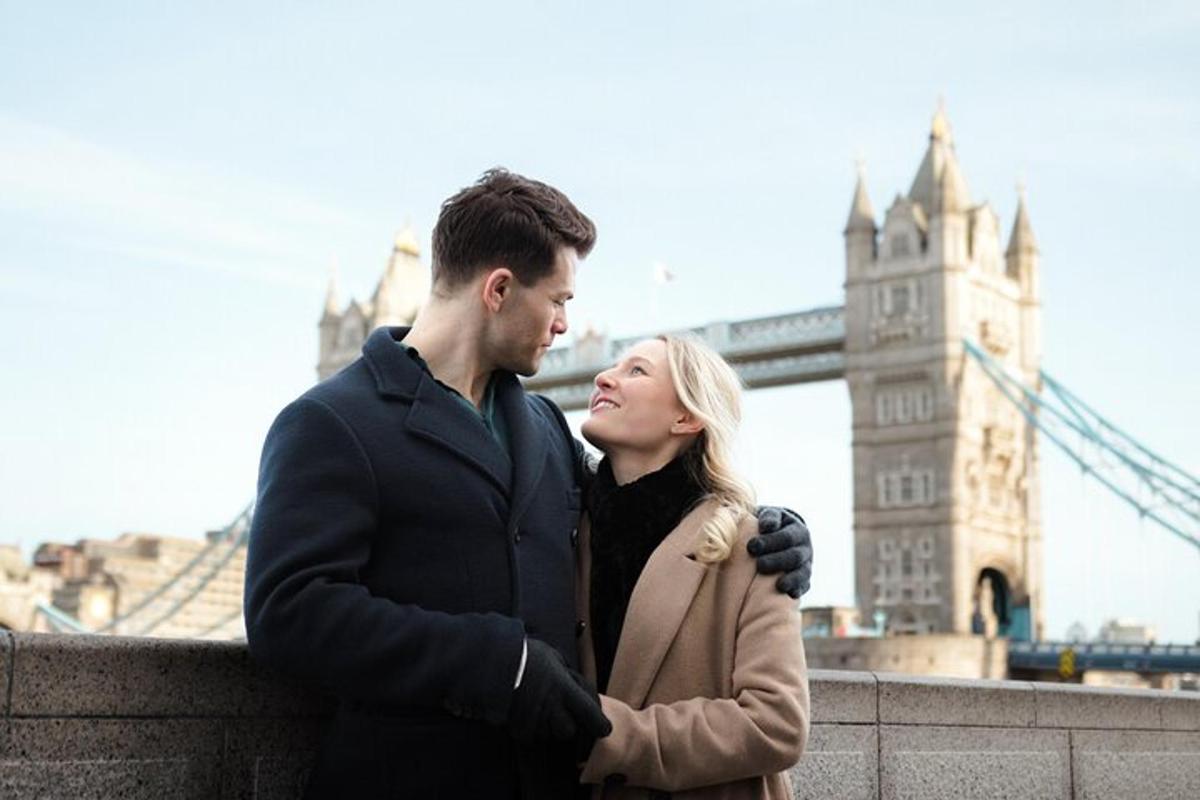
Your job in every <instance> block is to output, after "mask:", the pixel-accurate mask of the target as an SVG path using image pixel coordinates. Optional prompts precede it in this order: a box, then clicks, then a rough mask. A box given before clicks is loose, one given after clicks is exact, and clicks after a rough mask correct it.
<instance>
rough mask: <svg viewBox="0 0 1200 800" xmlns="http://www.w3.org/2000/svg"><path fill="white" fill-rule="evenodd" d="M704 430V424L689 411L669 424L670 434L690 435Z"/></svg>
mask: <svg viewBox="0 0 1200 800" xmlns="http://www.w3.org/2000/svg"><path fill="white" fill-rule="evenodd" d="M702 430H704V423H703V422H701V421H700V420H698V419H697V418H696V417H695V415H693V414H692V412H690V411H684V412H683V413H682V414H680V415H679V416H678V417H676V418H675V421H674V422H672V423H671V433H675V434H680V435H691V434H694V433H699V432H700V431H702Z"/></svg>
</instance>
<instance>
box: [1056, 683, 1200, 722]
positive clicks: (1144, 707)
mask: <svg viewBox="0 0 1200 800" xmlns="http://www.w3.org/2000/svg"><path fill="white" fill-rule="evenodd" d="M1033 687H1034V694H1035V695H1036V697H1037V724H1038V727H1039V728H1099V729H1106V730H1112V729H1116V728H1125V729H1140V730H1162V729H1163V727H1164V726H1163V708H1164V707H1165V706H1166V705H1168V704H1171V705H1175V704H1181V705H1180V706H1179V707H1180V708H1186V707H1190V708H1191V709H1192V710H1195V709H1197V708H1200V705H1198V704H1196V703H1188V702H1187V700H1189V699H1194V698H1193V697H1192V696H1190V695H1181V694H1180V693H1177V692H1169V693H1168V692H1161V691H1156V690H1154V689H1108V688H1104V689H1102V688H1097V687H1092V686H1077V685H1073V684H1063V683H1037V684H1033ZM1185 716H1186V714H1179V715H1175V714H1172V715H1171V719H1172V721H1173V723H1175V724H1178V725H1180V726H1181V727H1180V728H1179V729H1182V730H1200V714H1197V715H1196V716H1194V717H1193V718H1192V719H1191V721H1190V723H1189V722H1188V720H1186V719H1185V718H1184V717H1185ZM1185 726H1186V727H1185Z"/></svg>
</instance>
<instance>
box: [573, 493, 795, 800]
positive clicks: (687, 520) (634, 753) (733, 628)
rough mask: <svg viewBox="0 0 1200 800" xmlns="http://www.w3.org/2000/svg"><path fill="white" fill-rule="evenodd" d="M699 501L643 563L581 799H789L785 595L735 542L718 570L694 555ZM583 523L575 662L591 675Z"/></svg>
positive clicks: (791, 720)
mask: <svg viewBox="0 0 1200 800" xmlns="http://www.w3.org/2000/svg"><path fill="white" fill-rule="evenodd" d="M713 508H714V505H713V503H712V501H706V502H704V503H701V504H700V505H699V506H697V507H696V508H695V509H694V510H693V511H692V512H691V513H689V514H688V515H687V516H685V517H684V518H683V520H682V521H681V522H680V523H679V525H678V526H677V527H676V528H675V530H673V531H672V532H671V533H670V534H668V535H667V538H666V539H665V540H663V542H662V544H660V545H659V546H658V548H657V549H656V550H655V551H654V553H653V554H652V555H651V556H650V560H649V561H648V562H647V563H646V567H645V569H643V570H642V574H641V576H640V577H639V578H638V581H637V584H636V585H635V586H634V589H633V594H632V596H631V597H630V600H629V610H628V611H627V613H626V616H625V624H624V626H623V628H622V630H621V639H620V641H619V642H618V644H617V653H616V658H615V661H614V664H613V669H612V676H611V678H610V679H609V686H608V694H607V695H604V696H602V697H601V698H600V702H601V705H602V706H603V708H604V713H605V715H606V716H607V717H608V718H609V719H610V720H611V721H612V724H613V732H612V734H611V735H610V736H608V737H606V738H604V739H600V740H598V741H597V742H596V745H595V747H594V748H593V749H592V753H591V756H590V757H589V758H588V760H587V762H586V764H585V765H584V769H583V776H582V778H581V780H582V781H583V782H584V783H591V784H599V785H598V786H597V787H596V789H595V790H594V792H593V797H594V798H604V800H616V799H618V798H619V800H633V799H634V798H645V797H653V796H654V795H655V793H654V792H653V791H650V790H652V789H658V790H660V791H667V792H671V796H672V797H674V798H705V800H716V799H717V798H720V799H721V800H726V799H728V800H733V798H738V799H739V800H740V799H741V798H771V800H775V799H776V798H778V800H785V799H786V800H791V798H792V790H791V785H790V782H789V781H788V778H787V773H786V770H787V769H788V768H789V767H790V766H792V765H793V764H794V763H796V761H798V760H799V759H800V755H801V753H802V752H803V751H804V745H805V742H806V740H807V738H808V724H809V706H808V679H807V670H806V667H805V662H804V647H803V643H802V641H801V638H800V613H799V611H798V610H797V607H796V601H795V600H793V599H792V598H790V597H788V596H787V595H786V594H783V593H782V592H779V591H778V590H776V588H775V579H774V577H771V576H763V575H758V574H757V572H756V570H755V564H754V559H752V558H751V557H750V556H749V555H748V554H747V553H746V541H747V540H748V539H749V538H750V537H751V536H753V535H754V534H755V533H756V532H757V530H756V528H757V525H756V522H755V520H753V519H749V520H747V521H746V522H745V524H744V525H743V526H742V527H741V529H740V530H739V536H738V541H737V542H736V543H735V544H734V547H733V553H732V555H731V556H730V557H729V558H728V559H727V560H725V561H723V562H721V563H718V564H704V563H702V562H700V561H697V560H696V559H695V558H694V556H693V553H694V551H695V550H696V549H697V547H698V545H699V543H700V541H701V536H700V527H701V526H702V525H703V523H704V521H705V520H706V519H708V516H709V514H711V513H712V509H713ZM590 533H591V531H590V522H589V521H588V520H587V519H586V518H585V519H584V520H583V523H582V524H581V525H580V529H579V553H580V558H579V559H578V560H577V564H578V569H579V572H578V574H577V576H576V578H577V580H576V593H577V594H576V606H577V608H578V612H579V615H580V619H582V620H583V621H584V622H585V623H589V624H588V628H586V629H585V631H587V632H585V634H584V635H583V636H582V637H581V648H580V654H581V657H582V667H583V670H584V673H585V675H586V676H587V677H588V678H589V679H591V680H592V681H593V682H594V681H595V678H596V671H595V656H594V653H593V651H592V643H591V636H590V635H589V633H590V620H589V603H588V598H589V591H590V585H589V583H590V582H589V580H588V578H589V574H590V569H591V564H590Z"/></svg>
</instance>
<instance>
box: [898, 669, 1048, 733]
mask: <svg viewBox="0 0 1200 800" xmlns="http://www.w3.org/2000/svg"><path fill="white" fill-rule="evenodd" d="M876 677H877V678H878V680H879V721H880V722H881V723H903V724H906V725H975V726H994V727H1001V728H1031V727H1033V726H1034V724H1035V723H1036V714H1035V711H1034V692H1033V685H1032V684H1030V683H1025V682H1022V681H997V680H968V679H966V678H927V677H921V676H913V675H898V674H895V673H888V672H880V673H877V674H876Z"/></svg>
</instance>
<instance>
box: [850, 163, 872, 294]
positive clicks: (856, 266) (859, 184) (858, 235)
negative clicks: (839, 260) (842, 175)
mask: <svg viewBox="0 0 1200 800" xmlns="http://www.w3.org/2000/svg"><path fill="white" fill-rule="evenodd" d="M877 231H878V229H877V228H876V226H875V212H874V210H873V209H872V208H871V199H870V198H869V197H868V196H867V186H866V181H865V175H864V174H863V168H862V165H861V164H860V165H859V168H858V180H857V181H856V182H855V184H854V199H853V201H851V203H850V216H849V218H848V219H847V220H846V229H845V230H844V231H842V234H843V235H844V236H845V237H846V277H847V278H855V277H859V276H860V275H862V274H863V272H864V271H865V270H866V268H867V265H868V264H871V263H872V262H873V261H875V257H876V255H877V240H876V233H877Z"/></svg>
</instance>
